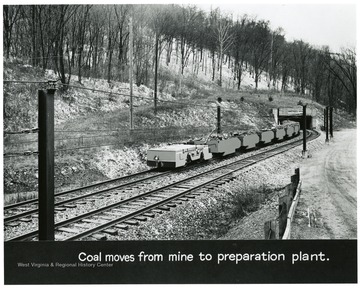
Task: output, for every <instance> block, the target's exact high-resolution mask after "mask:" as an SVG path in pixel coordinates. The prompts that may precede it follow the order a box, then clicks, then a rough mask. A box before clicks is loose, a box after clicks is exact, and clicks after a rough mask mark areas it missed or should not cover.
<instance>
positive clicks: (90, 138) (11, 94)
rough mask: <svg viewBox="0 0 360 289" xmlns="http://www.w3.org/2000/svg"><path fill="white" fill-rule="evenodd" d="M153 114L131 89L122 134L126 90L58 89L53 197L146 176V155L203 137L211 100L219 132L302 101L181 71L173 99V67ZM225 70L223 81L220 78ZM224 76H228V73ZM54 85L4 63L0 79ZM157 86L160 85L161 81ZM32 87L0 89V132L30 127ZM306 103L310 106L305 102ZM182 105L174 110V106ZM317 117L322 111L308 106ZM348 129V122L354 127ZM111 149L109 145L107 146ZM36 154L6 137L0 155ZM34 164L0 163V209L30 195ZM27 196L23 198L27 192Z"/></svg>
mask: <svg viewBox="0 0 360 289" xmlns="http://www.w3.org/2000/svg"><path fill="white" fill-rule="evenodd" d="M166 69H167V74H166V75H167V79H168V80H167V81H165V83H163V84H162V90H161V93H160V95H159V104H158V110H157V114H156V115H155V114H154V110H153V102H152V99H151V97H152V94H153V90H152V89H151V88H148V87H146V86H144V85H141V86H139V87H137V86H134V95H135V96H137V97H136V98H135V100H134V124H135V130H134V132H132V133H131V135H130V133H129V130H128V128H129V101H128V98H127V96H121V95H116V94H115V93H121V94H127V93H128V89H129V85H128V84H127V83H120V82H115V81H114V82H112V83H111V84H109V83H107V81H106V80H104V79H91V78H83V80H82V83H81V84H79V83H77V82H76V81H75V80H76V76H72V79H73V80H72V82H71V83H70V84H71V85H74V86H77V87H81V86H82V87H86V88H92V89H95V90H103V91H109V92H110V91H111V92H113V93H114V95H112V94H109V93H99V92H96V91H91V90H84V89H80V88H69V89H67V90H66V91H63V90H58V91H57V92H56V97H55V150H56V151H58V152H57V153H56V157H55V163H56V165H55V185H56V187H57V189H58V190H66V189H69V188H73V187H78V186H83V185H85V184H87V183H91V182H96V181H100V180H104V179H107V178H114V177H117V176H121V175H126V174H129V173H133V172H136V171H139V170H144V169H146V163H145V158H146V150H147V149H148V148H149V147H151V146H159V145H161V144H163V143H168V142H182V141H184V140H188V139H189V138H199V137H203V136H207V135H208V134H209V133H210V132H211V131H212V130H213V129H214V128H215V126H216V104H215V100H216V99H217V98H218V97H222V99H223V105H222V127H223V131H224V132H225V133H226V132H229V131H233V130H242V131H245V130H250V129H252V130H258V129H262V128H266V127H271V126H272V125H273V124H274V118H273V115H272V114H271V108H274V107H281V106H294V105H296V103H297V102H298V101H299V100H306V99H304V98H302V97H299V96H297V95H295V94H293V93H289V94H286V95H281V94H278V93H275V92H271V93H270V92H268V91H261V90H259V91H258V92H256V93H255V92H253V91H252V90H249V89H248V88H249V86H250V85H249V84H251V81H252V80H251V77H250V76H249V75H247V74H245V76H246V77H245V78H244V80H243V84H244V88H243V89H242V90H241V91H237V90H233V89H231V87H222V88H219V87H218V86H216V85H214V84H213V83H212V82H211V79H210V76H209V75H206V74H205V73H202V74H199V75H198V76H195V75H193V74H191V72H189V71H187V70H185V74H184V77H183V78H182V87H181V90H182V94H181V95H177V96H176V95H175V96H173V95H174V85H175V82H174V81H171V80H173V79H174V78H175V76H176V73H174V71H176V67H171V66H169V67H167V68H166ZM226 69H227V67H226V66H225V65H224V76H225V77H224V79H226V75H227V70H226ZM228 75H230V73H229V74H228ZM44 79H46V80H48V79H56V76H55V74H54V73H53V72H52V71H46V72H43V71H41V70H40V69H38V68H34V67H31V66H29V65H25V64H23V63H22V62H21V61H13V62H6V63H4V80H26V81H39V80H44ZM163 80H164V79H163ZM38 89H39V87H38V85H36V84H22V83H17V84H15V83H5V84H4V130H5V131H19V130H22V129H27V128H33V127H37V90H38ZM306 101H309V100H306ZM178 103H181V104H178ZM312 105H314V106H315V107H316V108H317V109H318V112H319V114H320V115H321V114H322V109H323V107H322V106H321V105H319V104H317V103H313V102H312ZM348 119H349V118H348V117H347V116H346V114H343V115H340V114H339V113H338V114H336V115H335V125H337V126H344V125H348V124H349V121H348ZM353 125H354V123H353ZM109 145H110V146H109ZM24 151H37V137H36V135H35V134H20V135H16V134H6V135H5V138H4V153H6V154H9V153H12V152H24ZM37 177H38V173H37V157H36V155H30V156H9V155H5V157H4V184H5V194H6V196H5V202H12V201H13V200H21V199H23V198H29V197H33V196H34V195H36V191H37ZM29 192H30V193H29Z"/></svg>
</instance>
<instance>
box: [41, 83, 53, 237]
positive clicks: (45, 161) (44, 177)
mask: <svg viewBox="0 0 360 289" xmlns="http://www.w3.org/2000/svg"><path fill="white" fill-rule="evenodd" d="M54 94H55V89H48V90H47V92H45V91H44V90H39V95H38V103H39V120H38V122H39V240H40V241H44V240H46V241H51V240H54V238H55V236H54V227H55V221H54Z"/></svg>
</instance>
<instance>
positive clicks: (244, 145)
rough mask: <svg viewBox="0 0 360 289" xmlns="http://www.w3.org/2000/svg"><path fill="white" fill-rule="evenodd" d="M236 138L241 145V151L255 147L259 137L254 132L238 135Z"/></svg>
mask: <svg viewBox="0 0 360 289" xmlns="http://www.w3.org/2000/svg"><path fill="white" fill-rule="evenodd" d="M237 138H238V139H239V140H240V142H241V145H240V149H241V150H248V149H253V148H255V147H256V145H257V144H258V143H259V141H260V137H259V135H258V134H257V133H256V132H252V133H247V134H239V135H237Z"/></svg>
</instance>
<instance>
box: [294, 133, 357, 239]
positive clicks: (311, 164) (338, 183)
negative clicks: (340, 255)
mask: <svg viewBox="0 0 360 289" xmlns="http://www.w3.org/2000/svg"><path fill="white" fill-rule="evenodd" d="M300 171H301V179H302V182H303V184H302V193H301V196H300V200H299V203H298V206H297V209H296V213H295V218H294V221H293V225H292V233H291V238H292V239H356V237H357V200H356V173H357V171H356V130H355V129H351V130H343V131H338V132H334V138H332V139H331V140H330V142H329V144H328V145H326V146H325V147H324V148H323V149H322V150H320V151H318V152H316V153H315V154H314V155H312V158H309V159H306V160H303V161H302V162H301V166H300Z"/></svg>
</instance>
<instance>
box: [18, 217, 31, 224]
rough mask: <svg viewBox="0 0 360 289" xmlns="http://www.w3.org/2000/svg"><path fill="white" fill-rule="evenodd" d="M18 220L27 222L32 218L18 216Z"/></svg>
mask: <svg viewBox="0 0 360 289" xmlns="http://www.w3.org/2000/svg"><path fill="white" fill-rule="evenodd" d="M19 221H21V222H27V223H28V222H31V221H32V219H31V218H20V219H19Z"/></svg>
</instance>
